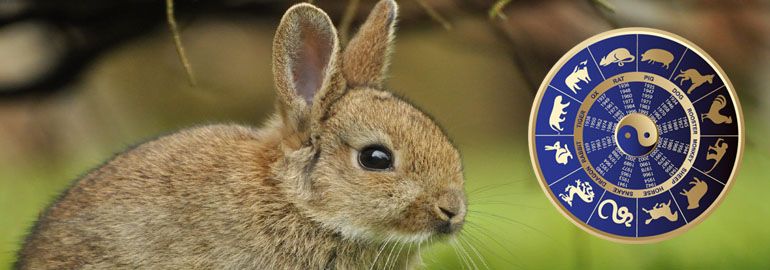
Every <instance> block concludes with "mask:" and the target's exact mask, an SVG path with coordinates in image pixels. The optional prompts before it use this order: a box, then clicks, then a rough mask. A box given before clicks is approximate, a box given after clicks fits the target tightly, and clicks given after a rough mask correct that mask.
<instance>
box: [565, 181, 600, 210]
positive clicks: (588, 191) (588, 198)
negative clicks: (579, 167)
mask: <svg viewBox="0 0 770 270" xmlns="http://www.w3.org/2000/svg"><path fill="white" fill-rule="evenodd" d="M564 192H566V193H567V194H564V193H560V194H559V197H561V199H562V200H564V202H566V203H567V204H569V206H572V199H574V197H575V195H576V194H577V195H578V198H580V199H581V200H583V201H584V202H587V203H590V202H593V201H594V189H593V188H592V187H591V184H589V183H588V181H586V182H581V181H580V180H579V179H578V180H575V185H574V186H573V185H567V187H566V188H564Z"/></svg>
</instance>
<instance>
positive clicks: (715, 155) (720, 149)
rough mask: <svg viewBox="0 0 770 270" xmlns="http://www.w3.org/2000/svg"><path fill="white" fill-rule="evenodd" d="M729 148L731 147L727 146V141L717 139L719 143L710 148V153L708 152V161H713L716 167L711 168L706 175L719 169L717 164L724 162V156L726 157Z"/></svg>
mask: <svg viewBox="0 0 770 270" xmlns="http://www.w3.org/2000/svg"><path fill="white" fill-rule="evenodd" d="M728 146H729V145H727V143H726V142H725V140H724V139H722V138H719V139H717V142H716V143H714V145H710V146H709V148H708V151H706V160H713V161H714V166H711V169H709V170H708V171H706V173H711V171H713V170H714V168H716V167H717V164H719V162H720V161H722V156H724V155H725V152H727V147H728Z"/></svg>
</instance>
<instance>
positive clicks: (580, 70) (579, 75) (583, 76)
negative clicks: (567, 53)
mask: <svg viewBox="0 0 770 270" xmlns="http://www.w3.org/2000/svg"><path fill="white" fill-rule="evenodd" d="M587 63H588V60H586V61H583V62H580V63H579V64H578V65H577V66H575V68H574V69H572V73H570V74H569V75H568V76H567V78H566V79H564V84H566V85H567V87H569V90H572V93H575V94H577V90H581V88H580V86H578V85H577V84H578V83H579V82H581V81H582V82H584V83H588V82H590V81H591V77H590V76H588V67H587V66H586V64H587Z"/></svg>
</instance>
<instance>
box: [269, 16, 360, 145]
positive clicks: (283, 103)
mask: <svg viewBox="0 0 770 270" xmlns="http://www.w3.org/2000/svg"><path fill="white" fill-rule="evenodd" d="M338 54H339V41H338V39H337V31H336V30H335V28H334V25H333V24H332V22H331V19H329V16H327V15H326V13H324V12H323V11H322V10H320V9H318V8H317V7H315V6H313V5H310V4H297V5H294V6H292V7H291V8H289V10H288V11H286V14H284V15H283V18H282V19H281V24H280V25H279V26H278V30H277V31H276V33H275V39H274V40H273V76H274V77H275V78H274V80H275V86H276V90H277V91H278V111H279V113H280V115H281V117H282V119H283V121H284V124H285V125H286V126H287V127H288V128H290V129H293V130H291V133H295V134H299V135H300V136H301V137H302V138H298V139H299V140H301V141H302V143H306V142H307V141H306V140H307V139H308V138H307V137H308V136H309V135H310V133H311V128H312V126H313V125H314V123H313V122H314V121H313V120H314V117H312V116H311V115H323V113H324V112H325V110H327V109H328V108H329V107H330V105H331V103H333V102H334V101H335V100H337V99H338V98H339V97H340V96H342V95H343V94H344V91H345V82H344V79H343V78H342V75H341V73H340V71H339V68H338V65H339V64H338V62H339V61H338V58H339V56H338Z"/></svg>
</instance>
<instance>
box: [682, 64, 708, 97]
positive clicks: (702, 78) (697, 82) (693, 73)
mask: <svg viewBox="0 0 770 270" xmlns="http://www.w3.org/2000/svg"><path fill="white" fill-rule="evenodd" d="M677 79H680V80H679V84H682V83H684V82H685V81H688V80H689V81H690V82H692V85H690V88H689V89H687V94H688V95H689V94H691V93H692V91H693V90H695V88H698V86H701V85H702V84H704V83H706V82H708V83H709V84H711V83H713V82H714V74H709V75H702V74H700V72H698V70H696V69H694V68H691V69H688V70H682V71H681V72H680V73H679V75H676V77H674V81H676V80H677Z"/></svg>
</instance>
